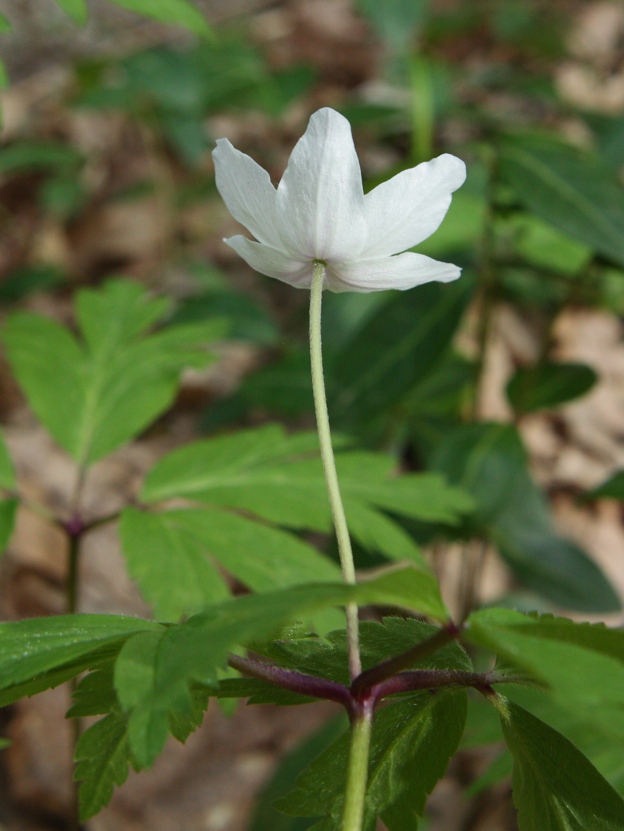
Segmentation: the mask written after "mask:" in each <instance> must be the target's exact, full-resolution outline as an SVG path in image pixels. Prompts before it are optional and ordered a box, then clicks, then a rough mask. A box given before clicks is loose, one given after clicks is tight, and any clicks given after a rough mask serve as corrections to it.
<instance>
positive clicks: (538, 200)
mask: <svg viewBox="0 0 624 831" xmlns="http://www.w3.org/2000/svg"><path fill="white" fill-rule="evenodd" d="M500 173H501V176H502V177H503V179H504V180H505V181H506V182H507V183H509V185H511V186H512V188H513V189H514V192H515V193H516V195H517V197H518V199H519V200H520V201H521V202H522V204H523V205H524V206H525V207H526V208H528V209H529V210H530V211H532V212H533V213H535V214H537V216H539V217H541V218H542V219H544V220H545V221H546V222H549V223H551V224H552V225H554V226H555V228H559V229H560V230H561V231H563V232H564V233H566V234H569V235H570V236H571V237H573V238H574V239H577V240H579V241H580V242H583V243H585V244H586V245H588V246H589V247H590V248H591V249H592V250H594V251H595V252H596V253H598V254H601V255H602V256H604V257H607V258H609V259H611V260H613V261H614V262H616V263H618V264H620V265H622V264H624V243H623V242H622V240H623V239H624V190H623V189H622V187H621V185H619V184H618V183H617V182H616V181H615V179H614V177H613V173H612V171H611V170H609V169H608V168H606V167H604V166H603V165H602V164H601V163H600V162H599V160H598V159H596V158H595V157H593V156H590V155H588V154H584V153H581V152H580V151H577V150H575V149H574V148H572V147H570V146H569V145H565V144H563V143H561V142H559V141H556V140H555V139H552V138H550V137H547V138H537V137H526V138H518V137H514V138H513V139H511V138H510V139H508V140H506V141H505V143H504V144H503V146H502V148H501V154H500Z"/></svg>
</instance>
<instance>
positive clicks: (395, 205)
mask: <svg viewBox="0 0 624 831" xmlns="http://www.w3.org/2000/svg"><path fill="white" fill-rule="evenodd" d="M465 179H466V165H465V164H464V163H463V162H462V160H461V159H458V158H456V157H455V156H451V155H450V154H448V153H445V154H444V155H442V156H438V158H437V159H432V160H431V161H430V162H423V163H422V164H419V165H418V166H417V167H413V168H411V169H410V170H404V171H403V172H402V173H398V174H397V175H396V176H394V177H393V178H392V179H390V180H388V181H387V182H383V183H382V184H381V185H378V186H377V187H376V188H374V190H372V191H371V192H370V193H367V194H366V196H365V197H364V210H365V214H366V222H367V225H368V240H367V242H366V245H365V247H364V250H363V251H362V256H366V257H386V256H389V255H390V254H397V253H398V252H399V251H405V249H406V248H412V246H414V245H418V243H419V242H422V241H423V240H424V239H427V237H429V236H431V234H433V232H434V231H437V229H438V227H439V226H440V223H441V222H442V220H443V219H444V216H445V214H446V212H447V211H448V209H449V205H450V204H451V193H452V192H453V191H454V190H457V188H458V187H460V186H461V185H462V184H463V183H464V181H465Z"/></svg>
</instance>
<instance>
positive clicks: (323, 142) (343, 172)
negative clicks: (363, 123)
mask: <svg viewBox="0 0 624 831" xmlns="http://www.w3.org/2000/svg"><path fill="white" fill-rule="evenodd" d="M363 211H364V191H363V188H362V174H361V172H360V163H359V161H358V157H357V154H356V152H355V147H354V145H353V138H352V136H351V126H350V124H349V122H348V121H347V119H346V118H344V117H343V116H341V115H340V114H339V113H337V112H336V111H335V110H331V109H329V108H327V107H325V108H324V109H322V110H318V112H316V113H314V115H313V116H312V118H311V119H310V123H309V124H308V128H307V130H306V131H305V133H304V134H303V136H302V137H301V138H300V139H299V141H298V142H297V144H296V145H295V148H294V150H293V152H292V154H291V157H290V160H289V162H288V167H287V168H286V171H285V173H284V176H283V177H282V181H281V182H280V183H279V185H278V188H277V216H278V220H279V227H280V234H281V235H282V239H283V240H284V244H285V246H286V248H287V249H288V250H289V251H293V252H294V251H296V252H297V253H299V254H300V255H301V256H302V258H304V259H308V258H309V259H315V258H318V259H323V260H327V259H332V258H338V259H353V258H355V257H357V256H358V254H359V253H360V251H361V250H362V246H363V245H364V242H365V240H366V233H367V230H366V222H365V219H364V213H363Z"/></svg>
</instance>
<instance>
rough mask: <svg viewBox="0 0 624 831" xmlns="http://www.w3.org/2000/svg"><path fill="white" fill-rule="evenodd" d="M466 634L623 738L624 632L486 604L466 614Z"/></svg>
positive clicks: (590, 720)
mask: <svg viewBox="0 0 624 831" xmlns="http://www.w3.org/2000/svg"><path fill="white" fill-rule="evenodd" d="M465 634H466V638H467V639H468V640H470V641H471V642H472V643H478V644H479V645H480V646H484V647H486V648H488V649H491V650H493V651H494V652H496V654H497V655H498V656H499V657H500V658H502V659H504V661H505V663H507V664H508V665H509V666H510V667H512V668H514V667H517V668H519V669H520V670H522V671H524V672H528V674H529V678H533V679H535V681H536V682H537V683H541V684H543V685H545V686H546V687H547V689H549V690H550V693H551V695H552V697H553V700H554V701H555V703H557V704H558V705H559V706H561V707H563V708H565V709H568V710H570V711H571V712H574V711H576V712H582V713H584V716H585V718H586V720H587V722H588V723H595V724H597V725H598V726H599V727H600V728H601V729H603V730H606V731H608V732H610V733H612V734H614V735H618V736H620V737H622V738H624V701H623V699H622V689H623V688H624V632H622V631H621V630H616V629H608V628H607V627H606V626H604V625H603V624H587V623H585V624H580V623H573V622H572V621H570V620H567V619H565V618H556V617H553V616H552V615H542V616H538V615H524V614H522V613H520V612H514V611H511V610H505V609H484V610H481V611H479V612H475V613H473V614H472V615H471V616H470V618H469V619H468V626H467V629H466V633H465Z"/></svg>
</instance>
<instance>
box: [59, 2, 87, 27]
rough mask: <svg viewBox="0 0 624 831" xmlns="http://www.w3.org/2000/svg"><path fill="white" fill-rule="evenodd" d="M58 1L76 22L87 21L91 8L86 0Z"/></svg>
mask: <svg viewBox="0 0 624 831" xmlns="http://www.w3.org/2000/svg"><path fill="white" fill-rule="evenodd" d="M56 2H57V3H58V5H59V6H60V7H61V8H62V9H63V11H65V12H67V14H68V15H69V16H70V17H71V18H72V20H75V21H76V23H86V22H87V16H88V14H89V10H88V9H87V4H86V2H85V0H56Z"/></svg>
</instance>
